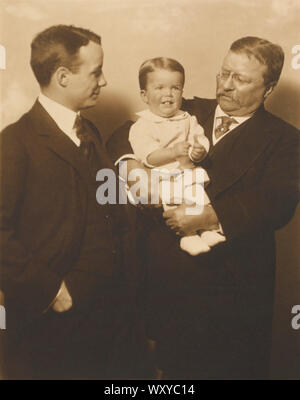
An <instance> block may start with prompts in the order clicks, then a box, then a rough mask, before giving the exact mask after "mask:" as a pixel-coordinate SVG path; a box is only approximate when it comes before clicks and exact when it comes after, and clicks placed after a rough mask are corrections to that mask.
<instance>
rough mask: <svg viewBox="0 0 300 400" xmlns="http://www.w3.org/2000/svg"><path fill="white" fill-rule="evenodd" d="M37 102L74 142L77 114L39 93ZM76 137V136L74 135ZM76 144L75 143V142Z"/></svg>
mask: <svg viewBox="0 0 300 400" xmlns="http://www.w3.org/2000/svg"><path fill="white" fill-rule="evenodd" d="M38 100H39V102H40V104H41V105H42V106H43V107H44V108H45V110H46V111H47V113H48V114H49V115H50V117H51V118H52V119H54V121H55V122H56V124H57V125H58V127H59V128H60V129H61V130H62V131H63V132H64V133H65V134H66V135H68V136H69V137H70V138H71V139H72V140H73V141H74V134H75V133H74V130H73V127H74V122H75V119H76V116H77V113H76V112H75V111H73V110H70V109H69V108H67V107H65V106H63V105H62V104H59V103H57V102H56V101H54V100H52V99H50V98H49V97H47V96H45V95H44V94H43V93H40V95H39V97H38ZM75 136H76V134H75ZM75 142H76V141H75Z"/></svg>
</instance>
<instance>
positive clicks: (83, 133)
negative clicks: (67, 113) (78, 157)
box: [74, 115, 94, 159]
mask: <svg viewBox="0 0 300 400" xmlns="http://www.w3.org/2000/svg"><path fill="white" fill-rule="evenodd" d="M74 130H75V132H76V136H77V137H78V139H79V140H80V146H79V149H80V151H81V152H82V154H84V156H85V157H86V158H87V159H91V157H92V154H93V150H94V143H93V141H92V139H91V137H90V135H89V134H88V132H87V130H86V129H85V126H84V124H83V120H82V118H81V116H80V115H77V117H76V120H75V123H74Z"/></svg>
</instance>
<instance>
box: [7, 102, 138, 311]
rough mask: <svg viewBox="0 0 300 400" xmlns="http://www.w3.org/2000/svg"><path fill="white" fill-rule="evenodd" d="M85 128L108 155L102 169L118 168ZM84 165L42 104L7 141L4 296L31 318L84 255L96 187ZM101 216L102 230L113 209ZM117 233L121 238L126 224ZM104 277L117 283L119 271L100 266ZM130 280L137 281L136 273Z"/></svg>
mask: <svg viewBox="0 0 300 400" xmlns="http://www.w3.org/2000/svg"><path fill="white" fill-rule="evenodd" d="M85 123H87V124H88V125H89V127H90V130H91V131H92V132H93V135H94V138H95V143H96V146H97V149H98V150H99V152H101V164H102V165H101V167H102V166H103V167H104V168H113V165H112V163H111V161H110V159H109V158H108V157H107V156H106V152H105V148H104V147H103V146H102V141H101V137H100V135H99V132H98V131H97V129H96V128H95V127H94V126H93V125H92V124H91V123H90V122H89V121H88V120H85ZM81 157H82V156H81V155H80V152H79V151H78V148H77V147H76V146H75V145H74V143H73V142H72V141H71V140H70V139H69V138H68V137H67V136H66V135H65V134H64V133H63V132H61V131H60V129H59V128H58V127H57V125H56V124H55V122H54V121H53V119H52V118H51V117H50V116H49V115H48V113H47V112H46V111H45V110H44V109H43V107H42V106H41V105H40V104H39V103H38V102H36V103H35V105H34V106H33V108H32V109H31V110H30V111H29V112H28V113H27V114H25V115H23V116H22V117H21V118H20V120H19V121H17V122H16V123H14V124H12V125H10V126H8V127H7V128H6V129H4V131H3V132H2V134H1V205H0V230H1V231H0V234H1V289H2V290H3V291H4V293H5V296H6V302H7V304H14V305H17V306H18V307H19V308H21V309H22V308H23V309H24V311H25V312H28V313H29V314H30V315H34V314H41V312H42V311H43V310H45V308H46V307H47V306H48V305H49V304H50V302H51V301H52V300H53V299H54V297H55V296H56V294H57V292H58V289H59V287H60V285H61V282H62V280H63V279H64V278H65V277H66V276H67V275H68V273H69V271H70V270H71V269H72V265H73V264H74V262H75V261H76V259H77V257H78V254H79V250H80V246H81V242H82V238H83V234H84V229H85V226H86V213H87V192H88V187H89V185H91V173H90V171H89V169H88V166H87V163H85V162H83V161H82V158H81ZM94 185H95V189H96V182H94ZM92 190H94V188H93V189H92ZM95 195H96V192H95ZM95 201H96V197H95ZM113 207H118V206H113ZM98 210H99V215H98V218H99V221H100V222H99V223H102V222H101V221H106V218H105V217H106V213H107V207H105V206H100V205H99V207H98ZM123 210H124V207H123ZM123 212H125V214H126V211H123ZM125 219H126V215H125ZM125 227H128V226H126V224H125ZM116 228H117V229H116V232H115V233H116V235H118V234H119V233H120V232H122V224H121V223H120V221H119V222H118V225H117V226H116ZM95 240H98V241H101V238H95ZM87 267H88V266H87ZM97 272H99V273H102V274H103V276H108V277H109V276H111V274H112V270H111V265H106V264H105V263H103V264H102V265H101V264H100V263H99V267H98V271H97ZM127 277H128V279H129V280H131V281H132V282H134V281H135V279H136V277H135V275H134V273H133V274H132V275H131V274H130V273H129V274H127ZM132 282H131V283H132Z"/></svg>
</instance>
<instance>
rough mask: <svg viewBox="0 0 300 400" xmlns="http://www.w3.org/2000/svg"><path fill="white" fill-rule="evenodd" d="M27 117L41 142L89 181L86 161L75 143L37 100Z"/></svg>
mask: <svg viewBox="0 0 300 400" xmlns="http://www.w3.org/2000/svg"><path fill="white" fill-rule="evenodd" d="M29 117H30V118H31V121H32V123H33V127H34V131H35V133H36V134H37V135H38V136H39V139H40V141H41V143H43V144H44V145H45V146H47V147H48V148H49V149H50V150H51V151H53V152H54V153H56V154H57V155H58V156H59V157H60V158H62V159H63V160H65V161H67V162H68V163H69V164H70V165H72V167H73V168H75V169H76V171H78V173H79V174H80V175H81V177H82V178H83V179H84V181H85V182H87V183H89V181H90V171H89V168H88V163H87V162H86V161H85V160H84V159H83V157H82V155H81V153H80V152H79V151H78V148H77V146H76V145H75V143H73V142H72V140H71V139H70V138H69V137H68V136H67V135H66V134H65V133H64V132H62V131H61V130H60V129H59V128H58V126H57V125H56V123H55V121H54V120H53V119H52V118H51V117H50V115H49V114H48V113H47V112H46V110H45V109H44V108H43V107H42V106H41V104H40V103H39V102H38V101H36V103H35V104H34V106H33V108H32V109H31V111H30V112H29Z"/></svg>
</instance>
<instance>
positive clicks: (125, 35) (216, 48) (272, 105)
mask: <svg viewBox="0 0 300 400" xmlns="http://www.w3.org/2000/svg"><path fill="white" fill-rule="evenodd" d="M0 12H1V13H0V35H1V36H0V44H1V45H3V46H4V47H5V49H6V69H5V70H2V71H0V90H1V92H0V95H1V97H0V101H1V113H0V128H1V129H2V128H3V127H5V126H6V125H8V124H9V123H12V122H14V121H16V120H17V119H18V118H19V117H20V116H21V115H22V114H23V113H24V112H25V111H27V110H28V109H29V108H30V107H31V105H32V104H33V102H34V101H35V99H36V97H37V95H38V93H39V88H38V85H37V83H36V81H35V80H34V77H33V74H32V72H31V70H30V66H29V58H30V43H31V41H32V39H33V37H34V35H35V34H36V33H38V32H39V31H41V30H43V29H45V28H47V27H49V26H50V25H53V24H59V23H62V24H74V25H78V26H82V27H85V28H89V29H91V30H93V31H95V32H96V33H98V34H100V35H101V36H102V41H103V48H104V52H105V59H104V74H105V76H106V79H107V81H108V86H107V87H106V88H104V89H103V91H102V93H101V97H100V99H99V102H98V104H97V106H96V107H95V108H94V109H92V110H89V111H88V112H87V113H86V114H87V116H88V117H89V118H90V119H92V120H93V121H94V123H95V124H96V125H97V126H98V128H99V129H100V130H101V132H102V134H103V136H104V138H105V139H107V138H108V137H109V135H110V134H111V133H112V131H113V130H114V129H115V128H116V127H117V126H119V125H120V124H122V123H123V122H124V121H125V120H127V119H132V118H134V117H135V112H137V111H139V110H141V109H143V108H144V106H143V104H142V102H141V101H140V98H139V88H138V80H137V71H138V68H139V66H140V64H141V63H142V62H143V61H144V60H145V59H148V58H151V57H156V56H167V57H172V58H175V59H177V60H178V61H180V62H181V63H182V64H183V66H184V67H185V70H186V86H185V91H184V95H185V97H187V98H189V97H192V96H194V95H196V96H199V97H208V98H213V97H214V94H215V75H216V73H217V72H218V70H219V68H220V65H221V62H222V59H223V57H224V55H225V53H226V51H227V49H228V47H229V46H230V44H231V42H232V41H233V40H235V39H237V38H239V37H242V36H246V35H252V36H260V37H263V38H266V39H269V40H271V41H273V42H275V43H278V44H280V45H281V46H282V47H283V49H284V51H285V54H286V61H285V66H284V70H283V74H282V77H281V80H280V84H279V85H278V87H277V88H276V90H275V92H274V94H273V95H272V96H271V98H270V100H269V101H268V102H267V109H268V110H270V111H271V112H273V113H275V114H276V115H278V116H280V117H281V118H283V119H285V120H286V121H288V122H290V123H291V124H293V125H295V126H296V127H297V128H299V129H300V112H299V110H300V69H298V70H296V69H293V68H292V58H293V56H294V55H293V54H292V48H293V47H294V46H295V45H297V44H298V45H300V37H299V20H300V2H299V0H26V1H19V0H0ZM299 241H300V207H298V210H297V213H296V215H295V217H294V218H293V220H292V221H291V222H290V223H289V224H288V226H286V227H284V228H283V229H282V230H280V231H279V232H278V233H277V243H278V246H277V247H278V261H277V264H278V268H277V280H276V282H277V285H276V304H275V316H274V334H273V354H272V376H273V378H275V379H276V378H290V379H292V378H294V379H295V378H300V365H299V364H300V362H299V360H300V344H299V342H300V330H293V329H292V327H291V319H292V317H293V315H292V314H291V309H292V307H293V305H296V304H300V252H299ZM0 333H1V334H3V331H2V332H0ZM224 345H226V343H224Z"/></svg>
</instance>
